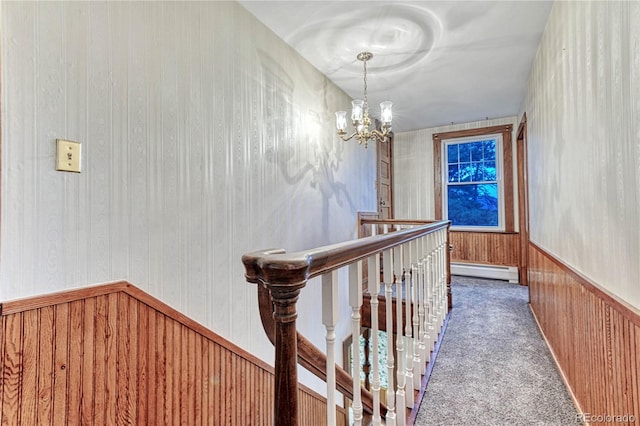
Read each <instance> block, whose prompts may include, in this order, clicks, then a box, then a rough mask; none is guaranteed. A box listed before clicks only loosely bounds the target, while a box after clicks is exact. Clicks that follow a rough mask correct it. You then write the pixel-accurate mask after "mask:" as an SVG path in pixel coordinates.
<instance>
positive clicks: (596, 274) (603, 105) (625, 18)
mask: <svg viewBox="0 0 640 426" xmlns="http://www.w3.org/2000/svg"><path fill="white" fill-rule="evenodd" d="M637 22H640V4H639V3H637V2H556V3H555V5H554V7H553V9H552V12H551V15H550V17H549V22H548V24H547V28H546V30H545V33H544V36H543V38H542V41H541V44H540V48H539V50H538V53H537V56H536V59H535V62H534V65H533V68H532V71H531V76H530V78H529V83H528V90H527V96H526V99H525V102H524V104H523V111H526V113H527V120H528V146H529V153H528V155H529V205H530V212H529V216H530V228H531V232H530V235H531V237H530V238H531V241H533V242H534V243H536V244H537V245H539V246H540V247H542V248H543V249H545V250H546V251H548V252H549V253H550V254H552V255H553V256H555V257H556V258H558V259H560V260H561V261H562V262H563V263H565V264H567V265H568V266H570V267H572V268H573V269H575V270H577V271H578V272H580V273H581V274H583V275H584V276H586V277H587V278H589V279H590V280H591V281H593V282H595V283H597V284H598V285H599V286H602V287H604V288H605V289H606V290H607V291H609V292H611V293H612V294H614V295H615V296H617V297H618V298H620V299H622V300H623V301H625V302H626V303H629V304H631V305H632V306H634V307H635V308H640V286H638V277H639V275H640V226H638V218H640V27H639V26H638V25H637V24H636V23H637Z"/></svg>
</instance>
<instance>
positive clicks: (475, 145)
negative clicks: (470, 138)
mask: <svg viewBox="0 0 640 426" xmlns="http://www.w3.org/2000/svg"><path fill="white" fill-rule="evenodd" d="M469 149H470V151H471V161H481V160H482V158H483V157H482V142H470V143H469Z"/></svg>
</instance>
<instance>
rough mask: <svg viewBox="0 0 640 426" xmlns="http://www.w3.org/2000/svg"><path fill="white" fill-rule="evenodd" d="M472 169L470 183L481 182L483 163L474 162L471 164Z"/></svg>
mask: <svg viewBox="0 0 640 426" xmlns="http://www.w3.org/2000/svg"><path fill="white" fill-rule="evenodd" d="M471 165H472V167H473V176H472V177H471V181H472V182H482V181H483V180H484V174H483V169H484V162H483V161H474V162H473V163H471Z"/></svg>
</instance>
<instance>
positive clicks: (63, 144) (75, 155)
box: [56, 139, 82, 173]
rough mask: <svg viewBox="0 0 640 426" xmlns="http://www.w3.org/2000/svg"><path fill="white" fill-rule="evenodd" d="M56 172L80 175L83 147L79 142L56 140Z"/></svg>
mask: <svg viewBox="0 0 640 426" xmlns="http://www.w3.org/2000/svg"><path fill="white" fill-rule="evenodd" d="M56 143H57V155H56V170H60V171H63V172H75V173H80V160H81V158H82V157H81V153H82V151H81V145H80V143H79V142H72V141H66V140H64V139H56Z"/></svg>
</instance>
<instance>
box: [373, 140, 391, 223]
mask: <svg viewBox="0 0 640 426" xmlns="http://www.w3.org/2000/svg"><path fill="white" fill-rule="evenodd" d="M376 151H377V158H378V171H377V177H376V182H377V190H378V217H379V218H380V219H392V218H393V133H392V134H391V136H390V137H389V141H388V142H376Z"/></svg>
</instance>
